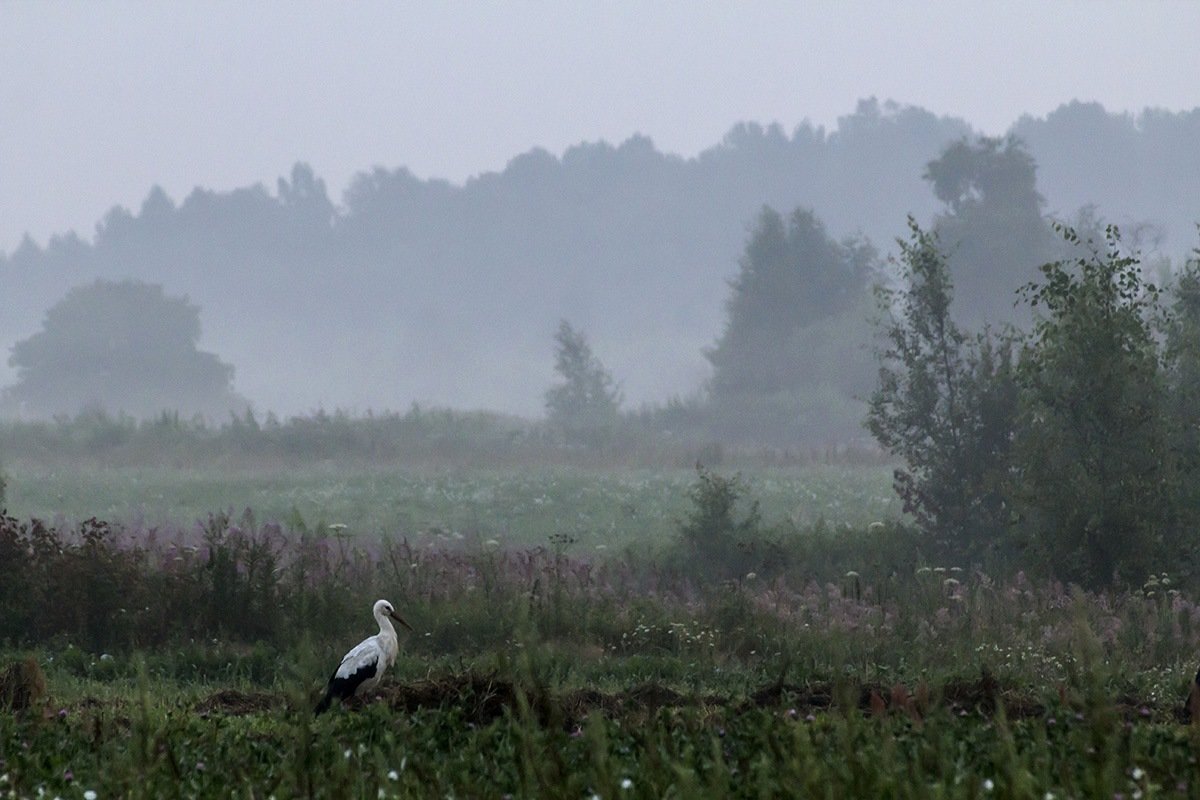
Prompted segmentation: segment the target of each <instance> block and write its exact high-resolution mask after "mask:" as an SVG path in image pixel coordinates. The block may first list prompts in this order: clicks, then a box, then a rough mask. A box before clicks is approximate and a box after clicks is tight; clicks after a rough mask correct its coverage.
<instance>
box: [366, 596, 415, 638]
mask: <svg viewBox="0 0 1200 800" xmlns="http://www.w3.org/2000/svg"><path fill="white" fill-rule="evenodd" d="M374 611H375V619H378V620H380V621H382V620H383V618H384V617H391V618H392V619H394V620H396V622H399V623H400V624H401V625H403V626H404V627H406V628H408V629H409V630H410V631H411V630H412V629H413V628H412V625H409V624H408V623H407V622H405V621H404V620H403V619H402V618H401V617H400V615H399V614H397V613H396V609H395V608H394V607H393V606H392V604H391V603H389V602H388V601H387V600H376V601H375V609H374Z"/></svg>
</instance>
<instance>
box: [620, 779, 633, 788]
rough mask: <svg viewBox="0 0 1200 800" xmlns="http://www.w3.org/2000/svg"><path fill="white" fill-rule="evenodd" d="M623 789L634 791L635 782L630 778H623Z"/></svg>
mask: <svg viewBox="0 0 1200 800" xmlns="http://www.w3.org/2000/svg"><path fill="white" fill-rule="evenodd" d="M621 788H622V789H632V788H633V781H632V780H631V779H629V778H621Z"/></svg>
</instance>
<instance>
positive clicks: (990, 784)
mask: <svg viewBox="0 0 1200 800" xmlns="http://www.w3.org/2000/svg"><path fill="white" fill-rule="evenodd" d="M995 788H996V782H995V781H993V780H992V779H991V778H984V779H983V790H984V791H985V792H990V791H991V790H992V789H995Z"/></svg>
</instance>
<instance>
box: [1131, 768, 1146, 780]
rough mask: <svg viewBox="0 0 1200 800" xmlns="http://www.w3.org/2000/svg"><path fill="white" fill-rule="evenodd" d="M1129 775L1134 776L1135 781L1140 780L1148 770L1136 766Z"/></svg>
mask: <svg viewBox="0 0 1200 800" xmlns="http://www.w3.org/2000/svg"><path fill="white" fill-rule="evenodd" d="M1129 777H1131V778H1133V779H1134V780H1135V781H1140V780H1141V779H1142V778H1144V777H1146V772H1145V770H1143V769H1142V768H1141V767H1134V768H1133V769H1132V770H1130V772H1129Z"/></svg>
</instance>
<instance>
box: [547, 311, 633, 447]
mask: <svg viewBox="0 0 1200 800" xmlns="http://www.w3.org/2000/svg"><path fill="white" fill-rule="evenodd" d="M554 341H555V344H556V349H555V354H554V371H555V372H557V373H558V375H559V377H560V378H561V379H562V380H561V382H560V383H558V384H556V385H555V386H552V387H550V389H548V390H547V391H546V417H547V421H548V422H549V423H550V425H551V426H552V427H553V428H555V429H557V430H558V431H559V432H560V433H561V434H563V435H564V436H565V438H566V439H567V440H568V441H572V442H576V443H580V444H589V445H600V444H603V443H604V442H605V441H606V440H607V439H608V438H609V437H610V436H611V434H612V432H613V429H614V428H615V426H616V424H617V422H618V421H619V418H620V408H621V390H620V387H619V386H617V385H616V382H615V381H614V380H613V377H612V374H611V373H610V372H609V371H608V370H607V369H606V368H605V366H604V364H602V363H601V362H600V359H598V358H597V357H596V356H595V355H594V354H593V353H592V348H591V345H589V344H588V341H587V337H586V336H585V335H584V333H583V331H579V330H576V329H575V328H573V327H571V324H570V323H568V322H567V321H566V320H562V321H561V322H560V323H559V325H558V332H557V333H555V335H554Z"/></svg>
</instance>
